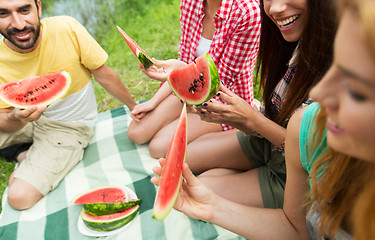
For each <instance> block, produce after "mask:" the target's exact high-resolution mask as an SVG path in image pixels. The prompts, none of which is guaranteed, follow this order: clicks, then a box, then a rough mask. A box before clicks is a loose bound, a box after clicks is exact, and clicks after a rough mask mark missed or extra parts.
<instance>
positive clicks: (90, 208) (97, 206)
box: [83, 199, 142, 216]
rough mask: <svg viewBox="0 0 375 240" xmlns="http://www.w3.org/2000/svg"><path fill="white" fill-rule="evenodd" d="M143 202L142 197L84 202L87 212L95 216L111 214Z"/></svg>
mask: <svg viewBox="0 0 375 240" xmlns="http://www.w3.org/2000/svg"><path fill="white" fill-rule="evenodd" d="M141 202H142V200H141V199H135V200H132V201H129V202H116V203H86V204H83V209H84V210H85V212H86V213H88V214H90V215H93V216H102V215H109V214H113V213H116V212H120V211H123V210H125V209H128V208H131V207H134V206H135V205H138V204H140V203H141Z"/></svg>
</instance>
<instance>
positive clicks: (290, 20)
mask: <svg viewBox="0 0 375 240" xmlns="http://www.w3.org/2000/svg"><path fill="white" fill-rule="evenodd" d="M298 17H299V15H294V16H292V17H289V18H287V19H285V20H283V21H276V22H277V24H278V25H279V26H280V27H281V28H286V27H288V26H289V25H291V24H292V23H294V22H295V21H296V19H297V18H298Z"/></svg>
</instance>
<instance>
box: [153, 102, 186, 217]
mask: <svg viewBox="0 0 375 240" xmlns="http://www.w3.org/2000/svg"><path fill="white" fill-rule="evenodd" d="M182 116H184V118H185V129H186V131H185V154H184V158H183V162H185V159H186V148H187V136H188V134H187V131H188V129H187V112H186V103H184V107H183V109H182V112H181V116H180V118H181V117H182ZM179 126H180V122H179V123H178V125H177V128H176V133H177V130H178V128H179ZM176 133H175V134H176ZM174 139H175V136H174V137H173V139H172V143H173V142H174ZM177 142H180V141H177ZM168 153H169V150H168ZM168 153H167V158H168ZM165 167H166V165H164V168H165ZM162 177H163V175H162ZM161 182H162V181H161ZM181 182H182V172H181V175H180V180H179V182H178V184H177V187H176V189H175V191H174V193H173V196H172V197H171V198H170V200H169V201H168V203H167V204H165V206H164V207H161V206H160V205H159V202H158V198H159V197H160V191H161V186H159V190H158V193H157V195H156V199H155V202H154V207H153V210H152V217H153V218H154V219H156V220H159V221H162V220H164V218H166V217H167V216H168V214H169V213H170V211H171V210H172V208H173V206H174V204H175V202H176V200H177V197H178V193H179V191H180V187H181ZM161 184H162V183H161Z"/></svg>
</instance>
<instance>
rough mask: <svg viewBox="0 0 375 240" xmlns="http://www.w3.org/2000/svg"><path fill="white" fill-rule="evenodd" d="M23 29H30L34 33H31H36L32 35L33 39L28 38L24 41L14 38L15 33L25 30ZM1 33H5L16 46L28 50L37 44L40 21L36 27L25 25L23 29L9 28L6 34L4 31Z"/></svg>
mask: <svg viewBox="0 0 375 240" xmlns="http://www.w3.org/2000/svg"><path fill="white" fill-rule="evenodd" d="M23 31H30V32H31V33H32V34H31V35H34V37H32V39H27V40H26V41H22V40H18V39H15V38H14V36H13V34H15V33H19V32H23ZM0 33H1V35H3V37H4V38H6V39H7V40H8V41H9V42H11V43H12V44H13V45H14V46H16V47H18V48H20V49H23V50H27V49H30V48H33V47H34V46H35V43H36V41H37V40H38V38H39V35H40V21H39V22H38V25H37V28H36V29H35V28H34V27H33V26H29V27H25V28H24V29H22V30H18V29H16V28H9V29H7V30H6V34H4V33H3V32H2V31H0ZM12 36H13V37H12ZM23 43H24V44H23ZM25 43H27V44H25Z"/></svg>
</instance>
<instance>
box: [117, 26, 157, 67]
mask: <svg viewBox="0 0 375 240" xmlns="http://www.w3.org/2000/svg"><path fill="white" fill-rule="evenodd" d="M117 29H118V30H119V32H120V33H121V35H122V37H123V38H124V39H125V41H126V43H127V44H128V45H129V47H130V49H131V50H132V51H133V53H134V55H135V56H136V57H137V58H138V60H139V62H140V63H141V64H142V66H143V68H144V69H145V70H147V69H149V68H150V67H151V66H152V65H154V62H153V61H152V60H151V58H150V57H149V56H148V55H147V54H146V52H145V51H143V49H142V48H141V47H140V46H138V44H137V43H136V42H135V41H134V40H133V39H132V38H131V37H129V35H128V34H126V33H125V32H124V31H123V30H122V29H121V28H120V27H119V26H117Z"/></svg>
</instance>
